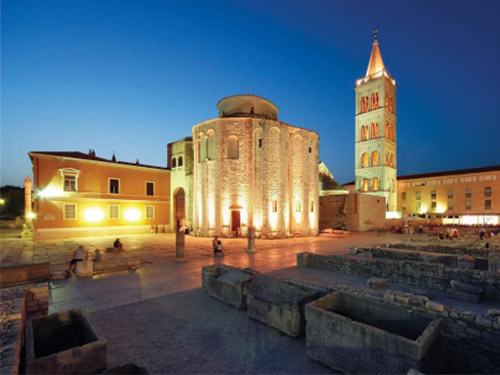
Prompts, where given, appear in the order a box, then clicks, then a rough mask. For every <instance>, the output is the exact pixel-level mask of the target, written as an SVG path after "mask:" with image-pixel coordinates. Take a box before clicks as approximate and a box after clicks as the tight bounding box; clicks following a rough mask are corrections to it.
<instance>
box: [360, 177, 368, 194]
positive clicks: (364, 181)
mask: <svg viewBox="0 0 500 375" xmlns="http://www.w3.org/2000/svg"><path fill="white" fill-rule="evenodd" d="M361 190H362V191H368V179H367V178H363V185H362V186H361Z"/></svg>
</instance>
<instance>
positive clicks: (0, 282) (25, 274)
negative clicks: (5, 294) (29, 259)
mask: <svg viewBox="0 0 500 375" xmlns="http://www.w3.org/2000/svg"><path fill="white" fill-rule="evenodd" d="M49 279H50V264H49V262H44V263H34V264H22V265H18V266H10V267H1V268H0V286H1V287H2V288H4V287H7V286H15V285H23V284H31V283H36V282H40V281H46V280H49Z"/></svg>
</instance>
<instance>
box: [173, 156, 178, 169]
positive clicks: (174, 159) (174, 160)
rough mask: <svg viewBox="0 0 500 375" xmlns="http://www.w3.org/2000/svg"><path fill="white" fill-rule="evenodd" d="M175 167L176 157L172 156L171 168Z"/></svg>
mask: <svg viewBox="0 0 500 375" xmlns="http://www.w3.org/2000/svg"><path fill="white" fill-rule="evenodd" d="M176 167H177V159H176V158H172V168H176Z"/></svg>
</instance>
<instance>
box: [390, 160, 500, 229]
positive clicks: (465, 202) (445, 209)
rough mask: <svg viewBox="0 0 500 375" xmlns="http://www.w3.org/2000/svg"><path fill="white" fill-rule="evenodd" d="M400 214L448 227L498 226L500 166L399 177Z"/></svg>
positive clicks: (499, 217) (499, 213)
mask: <svg viewBox="0 0 500 375" xmlns="http://www.w3.org/2000/svg"><path fill="white" fill-rule="evenodd" d="M398 211H402V212H405V213H407V214H408V215H412V216H418V215H420V216H423V217H427V218H431V219H432V218H436V219H441V221H442V222H444V223H456V224H498V223H499V219H500V165H499V166H493V167H484V168H474V169H462V170H456V171H445V172H435V173H427V174H418V175H408V176H401V177H398Z"/></svg>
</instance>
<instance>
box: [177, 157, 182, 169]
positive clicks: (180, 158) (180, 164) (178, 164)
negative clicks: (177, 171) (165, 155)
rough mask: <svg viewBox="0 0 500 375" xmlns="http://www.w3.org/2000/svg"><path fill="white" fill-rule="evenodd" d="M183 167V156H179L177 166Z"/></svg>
mask: <svg viewBox="0 0 500 375" xmlns="http://www.w3.org/2000/svg"><path fill="white" fill-rule="evenodd" d="M183 165H184V164H183V160H182V156H179V161H178V162H177V166H178V167H182V166H183Z"/></svg>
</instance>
